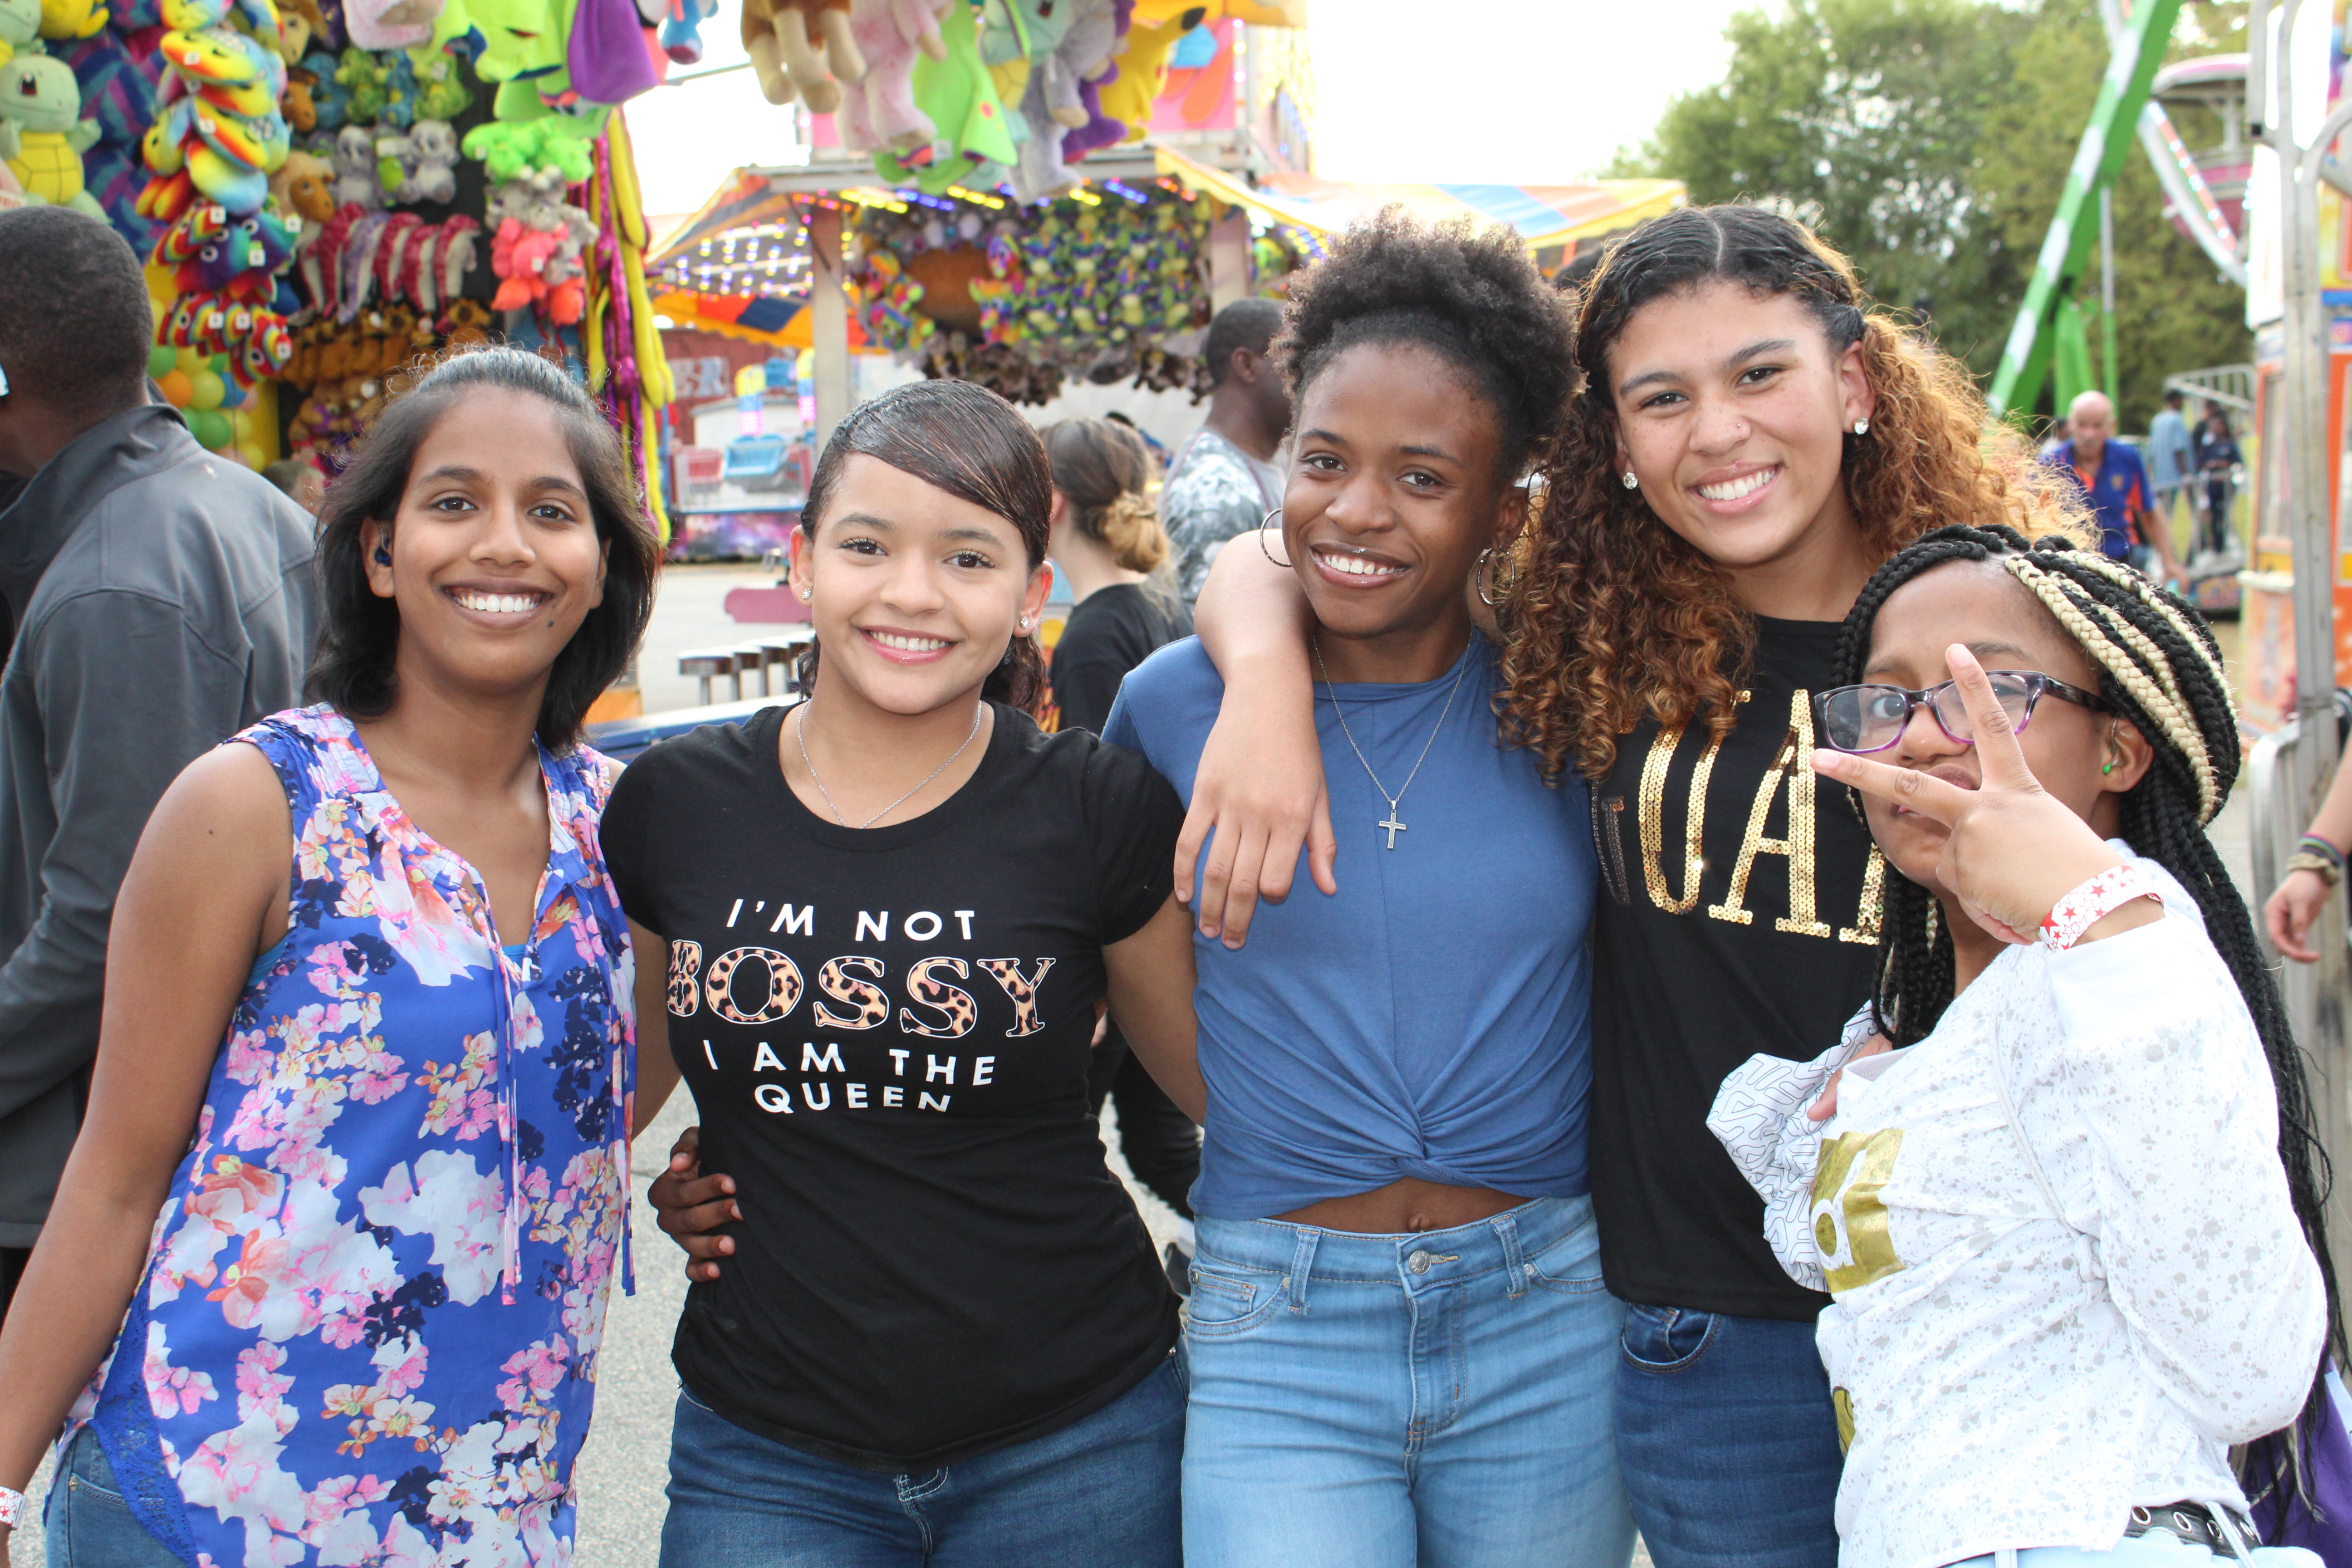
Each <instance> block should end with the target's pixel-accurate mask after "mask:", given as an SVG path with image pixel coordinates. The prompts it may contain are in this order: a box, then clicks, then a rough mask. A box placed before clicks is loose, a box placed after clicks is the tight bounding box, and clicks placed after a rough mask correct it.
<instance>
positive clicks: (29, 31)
mask: <svg viewBox="0 0 2352 1568" xmlns="http://www.w3.org/2000/svg"><path fill="white" fill-rule="evenodd" d="M40 36H41V0H0V65H5V64H6V63H7V62H8V61H9V60H11V59H13V58H16V56H17V55H18V54H20V53H23V52H25V51H26V50H30V49H39V48H41V47H43V46H42V44H41V41H40Z"/></svg>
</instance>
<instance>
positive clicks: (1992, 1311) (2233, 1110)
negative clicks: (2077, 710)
mask: <svg viewBox="0 0 2352 1568" xmlns="http://www.w3.org/2000/svg"><path fill="white" fill-rule="evenodd" d="M2116 848H2117V849H2118V850H2119V851H2121V852H2123V853H2126V854H2128V853H2129V850H2128V849H2127V848H2126V847H2125V846H2123V845H2122V844H2120V843H2118V844H2116ZM2135 858H2136V859H2138V858H2137V857H2135ZM2138 864H2139V866H2140V867H2141V868H2142V869H2143V870H2145V871H2147V873H2148V874H2149V875H2150V876H2151V877H2153V878H2154V879H2156V881H2157V882H2158V885H2159V886H2160V887H2161V889H2163V893H2164V900H2165V910H2166V918H2165V919H2163V920H2160V921H2156V922H2155V923H2153V924H2151V925H2147V926H2143V927H2141V928H2139V929H2138V930H2136V931H2127V932H2126V933H2124V934H2122V935H2120V936H2115V937H2110V938H2107V939H2106V940H2105V941H2101V942H2091V943H2088V944H2085V945H2084V946H2081V947H2077V948H2074V949H2072V950H2070V951H2068V952H2051V951H2050V950H2048V949H2047V948H2044V947H2042V946H2040V945H2038V944H2037V945H2034V946H2032V947H2012V948H2010V949H2009V950H2007V951H2006V952H2003V953H2001V955H2000V957H1999V958H1997V959H1996V960H1994V962H1993V963H1991V964H1990V966H1989V967H1988V968H1987V969H1986V970H1985V972H1984V973H1982V974H1981V975H1979V977H1978V978H1977V980H1976V982H1975V984H1971V985H1970V986H1969V988H1968V989H1967V990H1966V991H1964V992H1962V993H1961V994H1960V995H1959V996H1958V998H1957V999H1955V1001H1954V1002H1953V1004H1952V1005H1951V1007H1950V1008H1949V1010H1948V1011H1947V1012H1946V1013H1945V1015H1944V1017H1943V1019H1942V1021H1941V1022H1940V1023H1939V1024H1938V1025H1937V1027H1936V1029H1935V1032H1934V1033H1932V1034H1930V1035H1929V1036H1928V1037H1927V1038H1926V1039H1924V1040H1922V1041H1920V1042H1919V1043H1918V1044H1916V1045H1915V1046H1912V1047H1909V1048H1907V1049H1906V1050H1902V1051H1897V1052H1895V1053H1893V1054H1891V1055H1887V1056H1880V1057H1874V1058H1865V1060H1864V1062H1862V1063H1860V1064H1858V1066H1857V1068H1856V1069H1855V1070H1853V1071H1849V1072H1848V1073H1847V1074H1846V1075H1845V1076H1844V1078H1843V1079H1842V1080H1841V1082H1840V1084H1839V1087H1838V1110H1837V1114H1836V1115H1835V1116H1833V1117H1832V1118H1831V1119H1830V1120H1829V1121H1826V1122H1819V1123H1817V1122H1813V1121H1808V1120H1807V1119H1806V1116H1805V1110H1806V1108H1807V1107H1809V1106H1811V1104H1812V1103H1813V1102H1814V1100H1817V1099H1818V1098H1819V1097H1820V1095H1821V1092H1822V1088H1823V1086H1824V1085H1825V1084H1826V1082H1827V1081H1828V1079H1829V1076H1830V1074H1831V1073H1832V1071H1833V1070H1834V1069H1835V1068H1836V1067H1837V1066H1838V1065H1839V1064H1840V1063H1841V1062H1842V1061H1843V1060H1844V1059H1845V1058H1846V1057H1847V1056H1848V1055H1850V1054H1851V1052H1852V1051H1853V1049H1854V1048H1855V1047H1858V1046H1859V1045H1860V1044H1861V1043H1862V1041H1863V1040H1864V1039H1865V1038H1867V1037H1868V1036H1869V1034H1870V1029H1869V1026H1868V1024H1867V1022H1866V1019H1867V1013H1866V1012H1865V1014H1864V1016H1863V1017H1861V1018H1858V1019H1857V1020H1856V1021H1855V1024H1854V1025H1853V1026H1849V1027H1848V1029H1847V1031H1846V1038H1845V1040H1844V1041H1843V1042H1841V1044H1840V1045H1839V1046H1838V1047H1836V1048H1835V1049H1833V1050H1831V1051H1828V1052H1825V1053H1824V1054H1823V1055H1822V1056H1821V1057H1819V1058H1816V1059H1814V1060H1813V1061H1811V1062H1791V1061H1785V1060H1782V1059H1780V1058H1774V1057H1765V1056H1759V1057H1755V1058H1750V1059H1749V1060H1748V1062H1747V1063H1746V1064H1745V1065H1743V1066H1742V1067H1741V1068H1738V1070H1737V1071H1736V1072H1734V1073H1733V1074H1732V1075H1731V1076H1730V1077H1729V1078H1727V1079H1725V1080H1724V1084H1723V1089H1722V1090H1721V1092H1720V1094H1719V1095H1718V1096H1717V1100H1716V1102H1715V1106H1714V1110H1713V1111H1712V1113H1711V1114H1710V1115H1709V1117H1708V1120H1707V1125H1708V1127H1709V1128H1710V1129H1711V1130H1713V1131H1714V1132H1715V1134H1716V1136H1717V1138H1718V1139H1720V1140H1721V1141H1722V1142H1723V1144H1724V1147H1725V1148H1726V1149H1727V1150H1729V1151H1730V1153H1731V1157H1732V1159H1733V1160H1734V1161H1735V1162H1737V1163H1738V1165H1739V1167H1740V1169H1741V1170H1742V1171H1743V1172H1744V1173H1746V1174H1747V1176H1748V1181H1749V1182H1750V1183H1751V1184H1753V1185H1754V1186H1755V1188H1756V1190H1757V1191H1758V1192H1759V1193H1760V1194H1762V1195H1763V1198H1764V1203H1765V1228H1766V1232H1767V1235H1768V1237H1769V1239H1770V1241H1771V1243H1772V1247H1773V1250H1774V1252H1776V1253H1777V1254H1778V1255H1779V1257H1780V1262H1781V1264H1782V1266H1783V1267H1784V1268H1787V1269H1788V1271H1789V1273H1790V1276H1791V1277H1793V1278H1794V1279H1797V1280H1798V1281H1799V1282H1801V1283H1802V1284H1807V1285H1811V1286H1812V1287H1813V1288H1814V1289H1827V1290H1828V1291H1829V1292H1830V1293H1831V1294H1832V1296H1833V1297H1834V1298H1835V1300H1834V1301H1833V1302H1832V1305H1831V1306H1829V1307H1828V1308H1827V1309H1825V1310H1823V1311H1822V1316H1821V1321H1820V1325H1819V1329H1818V1333H1817V1337H1818V1340H1819V1343H1820V1346H1821V1352H1822V1362H1823V1363H1824V1364H1825V1365H1826V1366H1827V1368H1828V1370H1829V1374H1830V1381H1831V1383H1832V1385H1833V1386H1834V1388H1835V1391H1836V1392H1835V1398H1836V1401H1837V1405H1838V1417H1839V1426H1840V1433H1841V1436H1842V1437H1843V1439H1844V1440H1845V1442H1846V1444H1847V1450H1846V1462H1845V1475H1844V1479H1843V1482H1842V1484H1841V1485H1840V1487H1839V1489H1838V1504H1837V1521H1838V1536H1839V1540H1840V1543H1841V1545H1840V1551H1839V1562H1840V1563H1841V1564H1843V1568H1936V1565H1939V1564H1944V1563H1956V1562H1959V1561H1962V1560H1964V1559H1966V1558H1969V1557H1974V1556H1979V1555H1982V1554H1984V1553H1987V1552H1996V1551H1999V1550H2000V1549H2002V1548H2005V1547H2014V1548H2025V1547H2033V1546H2073V1547H2079V1548H2084V1549H2086V1550H2090V1551H2108V1550H2112V1549H2113V1548H2114V1547H2115V1545H2116V1542H2118V1541H2119V1540H2120V1539H2121V1538H2122V1535H2123V1531H2124V1526H2125V1524H2126V1520H2127V1517H2128V1513H2129V1510H2130V1509H2131V1508H2132V1506H2133V1505H2135V1504H2143V1503H2144V1504H2151V1505H2152V1504H2159V1503H2167V1502H2172V1501H2175V1500H2182V1499H2187V1500H2196V1501H2204V1502H2224V1503H2228V1504H2231V1505H2232V1506H2237V1507H2242V1506H2243V1504H2244V1498H2243V1496H2242V1493H2241V1492H2240V1490H2239V1489H2238V1486H2237V1483H2236V1481H2235V1479H2233V1478H2232V1476H2231V1472H2230V1467H2229V1464H2228V1462H2227V1457H2226V1451H2227V1448H2228V1446H2229V1445H2230V1444H2232V1443H2239V1442H2244V1441H2247V1440H2249V1439H2251V1438H2253V1437H2256V1436H2261V1435H2263V1434H2264V1433H2267V1432H2272V1431H2275V1430H2276V1429H2278V1428H2279V1427H2281V1426H2284V1425H2285V1424H2286V1423H2287V1422H2288V1421H2290V1420H2291V1419H2293V1418H2294V1415H2295V1413H2296V1412H2297V1410H2299V1409H2300V1408H2301V1406H2302V1405H2303V1401H2304V1397H2305V1394H2306V1393H2307V1392H2308V1390H2309V1389H2310V1386H2311V1380H2312V1376H2313V1374H2314V1373H2315V1370H2316V1369H2317V1366H2318V1362H2319V1355H2320V1350H2321V1345H2322V1341H2323V1335H2324V1321H2325V1317H2326V1301H2325V1297H2324V1293H2323V1291H2322V1289H2321V1286H2320V1280H2319V1270H2318V1266H2317V1264H2316V1263H2315V1261H2314V1259H2313V1258H2312V1256H2311V1251H2310V1248H2309V1247H2307V1246H2306V1245H2305V1242H2304V1239H2303V1233H2302V1229H2301V1227H2300V1226H2298V1225H2297V1223H2296V1221H2295V1217H2294V1210H2293V1208H2292V1206H2291V1205H2290V1204H2289V1200H2288V1195H2287V1186H2286V1176H2285V1172H2284V1168H2283V1167H2282V1165H2281V1164H2280V1163H2279V1158H2278V1153H2277V1139H2278V1110H2277V1100H2276V1096H2275V1093H2274V1090H2273V1086H2272V1081H2271V1076H2270V1070H2269V1067H2268V1064H2267V1063H2266V1061H2265V1060H2264V1058H2263V1049H2262V1044H2261V1041H2260V1039H2259V1037H2257V1036H2256V1035H2255V1033H2254V1026H2253V1020H2252V1016H2250V1015H2249V1014H2248V1013H2247V1011H2246V1006H2245V1003H2244V1001H2243V999H2242V997H2241V996H2240V994H2239V993H2238V989H2237V985H2236V984H2235V983H2234V982H2233V981H2232V980H2231V976H2230V973H2229V970H2228V969H2227V967H2225V966H2224V965H2223V963H2221V956H2220V954H2218V953H2217V952H2214V951H2213V947H2212V944H2211V942H2209V941H2208V940H2207V938H2206V935H2205V930H2204V926H2203V924H2202V922H2201V921H2200V920H2199V919H2198V918H2197V906H2196V904H2195V903H2194V902H2193V901H2192V900H2190V899H2189V895H2188V893H2187V892H2186V891H2185V890H2184V889H2182V888H2181V887H2180V886H2179V883H2177V882H2176V881H2174V880H2173V879H2172V878H2171V877H2170V876H2169V875H2168V874H2167V873H2166V872H2165V870H2164V869H2163V868H2161V867H2159V866H2158V865H2157V864H2156V863H2155V862H2153V861H2150V860H2146V859H2138ZM2004 1080H2005V1084H2006V1089H2007V1093H2008V1096H2009V1097H2010V1099H2011V1103H2013V1104H2014V1106H2015V1109H2016V1122H2015V1126H2014V1127H2013V1126H2012V1123H2011V1117H2010V1114H2009V1112H2008V1111H2007V1110H2005V1109H2004ZM2018 1128H2021V1129H2022V1132H2023V1136H2024V1138H2025V1139H2026V1140H2029V1141H2030V1142H2031V1144H2032V1153H2033V1156H2035V1157H2036V1158H2038V1161H2039V1164H2040V1168H2041V1173H2042V1174H2041V1177H2039V1178H2038V1177H2037V1175H2036V1173H2035V1169H2034V1164H2033V1163H2032V1161H2030V1160H2029V1158H2028V1154H2027V1151H2026V1149H2025V1148H2024V1147H2023V1146H2021V1142H2020V1139H2019V1133H2018V1131H2017V1130H2016V1129H2018ZM2043 1178H2046V1182H2047V1186H2046V1189H2045V1186H2044V1184H2043Z"/></svg>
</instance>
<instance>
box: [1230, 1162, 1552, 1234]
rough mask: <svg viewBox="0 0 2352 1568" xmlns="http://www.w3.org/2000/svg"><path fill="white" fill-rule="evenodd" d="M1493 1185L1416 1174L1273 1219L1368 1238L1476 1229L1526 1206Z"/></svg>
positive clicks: (1310, 1205)
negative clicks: (1459, 1184) (1484, 1221)
mask: <svg viewBox="0 0 2352 1568" xmlns="http://www.w3.org/2000/svg"><path fill="white" fill-rule="evenodd" d="M1527 1201H1528V1200H1527V1199H1525V1198H1515V1197H1513V1196H1512V1195H1511V1194H1508V1193H1498V1192H1496V1191H1495V1189H1494V1188H1492V1187H1451V1186H1447V1185H1446V1184H1444V1183H1443V1182H1424V1181H1423V1180H1421V1179H1420V1178H1419V1177H1416V1176H1407V1177H1405V1178H1403V1179H1402V1181H1395V1182H1391V1183H1390V1184H1388V1185H1387V1186H1385V1187H1374V1188H1373V1189H1372V1190H1371V1191H1370V1192H1369V1193H1356V1194H1351V1195H1349V1196H1348V1197H1344V1198H1325V1199H1323V1200H1322V1201H1321V1202H1320V1203H1312V1204H1308V1205H1307V1206H1306V1207H1305V1208H1303V1209H1293V1210H1291V1211H1290V1212H1289V1213H1288V1214H1278V1215H1275V1216H1274V1217H1275V1218H1276V1219H1278V1220H1280V1221H1282V1222H1283V1223H1284V1224H1285V1225H1311V1226H1317V1227H1318V1228H1319V1229H1323V1230H1348V1231H1354V1232H1357V1233H1358V1234H1360V1235H1363V1236H1397V1235H1401V1234H1402V1233H1404V1232H1407V1231H1420V1230H1451V1229H1453V1228H1454V1226H1457V1225H1475V1224H1477V1223H1478V1221H1480V1220H1482V1219H1490V1218H1492V1217H1493V1216H1495V1215H1498V1214H1501V1213H1502V1212H1503V1211H1504V1210H1505V1209H1510V1208H1517V1207H1518V1206H1519V1205H1521V1204H1523V1203H1525V1202H1527Z"/></svg>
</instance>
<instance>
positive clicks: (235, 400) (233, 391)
mask: <svg viewBox="0 0 2352 1568" xmlns="http://www.w3.org/2000/svg"><path fill="white" fill-rule="evenodd" d="M250 400H251V395H250V394H248V393H247V391H246V390H245V388H243V387H241V386H239V385H238V384H236V382H234V381H228V380H224V381H223V382H222V383H221V406H222V407H223V408H243V407H244V406H245V405H246V404H247V402H249V401H250Z"/></svg>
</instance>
